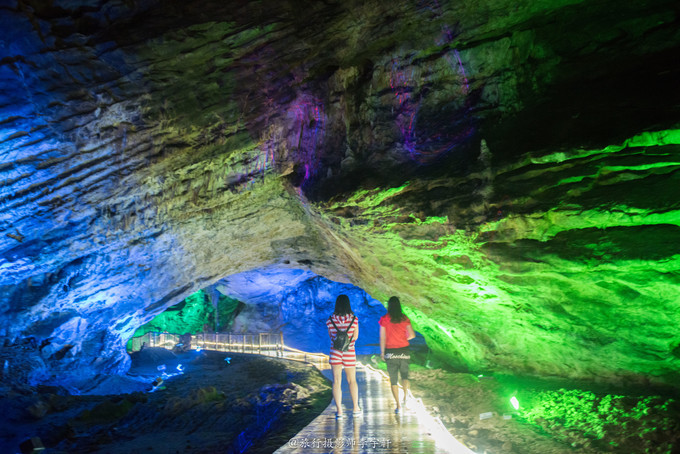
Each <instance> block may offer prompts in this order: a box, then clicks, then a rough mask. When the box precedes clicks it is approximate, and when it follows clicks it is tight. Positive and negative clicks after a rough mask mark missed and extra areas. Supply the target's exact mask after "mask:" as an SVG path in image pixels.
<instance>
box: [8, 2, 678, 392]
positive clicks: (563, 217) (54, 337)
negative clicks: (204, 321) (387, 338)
mask: <svg viewBox="0 0 680 454" xmlns="http://www.w3.org/2000/svg"><path fill="white" fill-rule="evenodd" d="M38 3H40V5H38ZM83 3H86V2H80V3H79V2H66V1H63V2H52V3H50V6H47V4H45V3H43V2H31V1H26V2H24V1H22V2H18V1H12V0H6V1H3V2H0V29H2V30H3V37H2V41H1V42H0V88H1V90H0V232H1V233H2V235H1V236H0V314H1V320H2V323H1V324H0V326H1V328H0V335H1V336H2V338H3V340H4V347H3V350H2V360H3V362H4V361H5V360H7V361H8V362H7V367H6V368H5V369H3V380H4V379H8V380H25V381H28V382H30V383H43V382H48V383H49V382H52V383H60V384H66V385H69V386H75V387H81V386H82V382H83V380H87V379H88V377H90V376H92V375H94V374H97V373H122V372H125V371H126V370H127V368H128V367H129V358H128V356H127V355H126V353H125V343H126V341H127V340H128V338H129V337H130V336H132V334H133V333H134V332H135V330H136V329H137V328H138V327H139V326H141V325H143V324H144V323H147V322H149V321H150V320H152V319H153V317H154V316H156V315H158V314H159V313H161V312H162V311H163V310H165V309H166V308H169V307H171V306H173V305H175V304H177V303H180V302H181V301H182V300H184V299H185V298H187V297H188V296H190V295H192V294H194V293H195V292H197V291H199V290H201V289H206V288H209V287H210V286H213V285H215V286H216V287H211V288H216V289H217V290H218V291H225V294H227V293H228V294H231V295H238V294H248V295H251V297H253V298H254V293H253V292H255V289H253V288H239V286H229V285H227V284H226V283H228V282H230V280H229V279H230V278H229V277H230V276H233V275H236V274H238V273H245V272H252V273H254V274H253V276H258V275H259V276H266V272H267V271H266V270H270V269H279V270H283V269H287V270H291V273H297V271H293V270H302V271H304V272H310V273H314V274H315V275H318V276H323V277H324V278H326V279H330V280H332V281H335V282H343V283H348V284H349V283H351V284H353V285H355V286H357V287H359V288H361V289H363V290H365V291H366V292H367V294H368V295H370V297H368V296H367V298H375V299H377V300H379V301H385V300H386V299H387V297H389V296H390V295H392V294H397V295H399V296H401V298H402V301H403V302H404V303H405V304H406V306H407V308H408V314H409V316H410V317H411V318H412V319H413V321H414V323H415V325H416V329H417V330H418V331H419V332H420V333H421V334H422V335H423V336H424V337H425V340H426V341H427V344H428V346H429V347H430V349H431V350H432V355H433V358H434V357H437V358H438V359H440V360H442V361H444V362H445V363H447V364H449V365H451V366H453V367H456V368H459V369H463V370H470V371H479V370H493V371H498V372H504V373H515V374H521V375H539V376H546V375H556V376H561V377H568V378H578V379H586V380H594V381H605V382H610V381H612V382H614V381H619V380H621V379H631V380H633V381H635V382H650V381H651V382H666V383H677V380H678V378H680V377H679V374H678V371H680V334H679V333H678V330H677V326H678V324H679V323H680V303H679V302H678V287H679V284H680V275H679V270H680V213H679V211H678V210H679V209H680V207H679V202H678V200H679V197H678V196H679V195H680V191H679V190H678V183H679V175H680V173H679V171H678V169H679V168H680V132H678V131H679V130H680V124H679V123H680V120H679V118H680V117H679V116H678V111H679V106H680V102H679V101H680V99H679V97H680V91H679V90H678V89H677V87H678V86H680V85H679V83H680V63H679V62H680V60H678V58H677V55H678V52H679V51H680V36H679V35H680V27H678V12H677V4H676V3H677V2H673V1H662V0H659V1H641V2H624V4H618V3H617V4H615V5H614V4H612V3H611V2H595V1H566V0H565V1H553V2H548V1H545V2H530V3H531V5H529V6H521V5H517V4H516V3H513V2H502V1H492V0H487V1H483V2H471V1H464V2H455V3H451V4H448V3H445V2H441V3H440V2H437V1H436V0H432V1H418V2H377V1H376V2H342V3H340V2H338V3H333V2H331V3H326V2H310V3H309V4H306V5H304V6H294V5H300V4H301V3H300V2H292V1H291V2H278V1H277V2H274V1H264V2H259V3H258V2H247V3H246V2H222V1H203V2H200V6H199V5H197V4H194V3H192V2H183V1H174V0H172V1H163V2H160V1H124V2H123V1H120V2H118V1H102V2H90V3H89V4H90V6H82V5H83ZM225 279H226V280H225ZM263 281H266V279H262V280H260V281H259V282H260V284H259V285H260V286H266V285H267V284H266V283H263ZM271 285H272V288H271V289H262V291H261V294H260V297H259V300H258V303H259V304H262V305H263V307H265V306H266V305H267V304H271V307H272V308H276V307H277V304H278V303H280V301H269V302H268V301H265V300H264V299H263V298H262V297H263V296H265V295H270V296H272V297H274V296H275V295H279V293H277V292H278V290H277V287H276V285H278V284H276V283H272V284H271ZM220 289H221V290H220ZM336 294H337V292H336V293H333V292H331V291H327V292H325V293H323V296H324V298H325V296H326V295H327V296H329V297H330V299H329V300H324V301H323V302H322V304H320V305H319V306H314V304H315V300H314V299H308V300H302V299H301V300H300V302H299V304H300V306H299V307H298V308H296V309H295V310H296V311H297V312H295V311H293V312H291V313H298V314H299V315H300V316H304V318H305V319H309V320H319V319H323V318H325V317H327V314H328V308H329V307H330V304H331V303H332V301H333V299H334V296H335V295H336ZM237 299H238V298H237ZM255 299H257V298H255ZM367 301H368V300H367ZM286 304H291V305H293V306H294V302H293V301H288V302H287V303H286ZM310 304H311V306H310ZM371 307H375V306H371ZM377 309H380V308H379V307H378V308H377ZM279 315H281V314H278V315H277V316H279ZM270 316H273V315H272V314H271V313H270ZM283 318H285V317H283ZM268 326H269V325H268ZM311 342H312V340H311V339H310V345H311Z"/></svg>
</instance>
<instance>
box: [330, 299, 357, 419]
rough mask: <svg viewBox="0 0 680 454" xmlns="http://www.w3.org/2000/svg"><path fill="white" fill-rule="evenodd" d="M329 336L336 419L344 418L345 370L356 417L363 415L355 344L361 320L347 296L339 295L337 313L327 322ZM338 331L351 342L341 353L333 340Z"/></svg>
mask: <svg viewBox="0 0 680 454" xmlns="http://www.w3.org/2000/svg"><path fill="white" fill-rule="evenodd" d="M326 326H327V327H328V335H329V336H330V338H331V354H330V365H331V370H332V371H333V399H334V400H335V406H336V408H337V413H336V414H335V416H336V418H338V419H340V418H342V417H343V413H342V369H343V368H344V369H345V376H346V377H347V383H348V384H349V394H350V396H352V403H353V404H354V411H353V415H354V416H359V415H361V408H359V388H358V386H357V380H356V372H357V369H356V359H357V357H356V352H355V350H354V343H355V342H356V340H357V338H358V337H359V319H358V318H357V317H356V316H355V315H354V312H352V308H351V307H350V304H349V297H348V296H347V295H338V297H337V299H336V300H335V311H334V312H333V314H332V315H331V316H330V317H329V318H328V320H327V321H326ZM338 330H342V331H347V336H348V337H349V338H350V340H351V342H350V344H349V348H348V349H347V351H344V352H343V351H340V350H336V349H334V348H333V340H334V339H335V337H336V336H337V334H338Z"/></svg>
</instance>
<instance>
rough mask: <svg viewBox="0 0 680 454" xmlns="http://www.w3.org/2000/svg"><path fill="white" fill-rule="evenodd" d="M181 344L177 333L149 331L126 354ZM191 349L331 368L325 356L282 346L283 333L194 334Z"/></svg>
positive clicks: (131, 343)
mask: <svg viewBox="0 0 680 454" xmlns="http://www.w3.org/2000/svg"><path fill="white" fill-rule="evenodd" d="M185 338H186V335H185ZM181 341H182V336H180V335H179V334H172V333H156V332H149V333H146V334H144V335H142V336H138V337H133V338H132V339H131V340H130V343H129V344H128V352H130V353H132V352H136V351H139V350H141V349H142V348H143V347H162V348H167V349H169V350H172V349H173V348H175V347H176V346H178V345H179V344H180V343H181ZM191 349H201V350H215V351H220V352H234V353H252V354H256V355H264V356H273V357H277V358H286V359H291V360H294V361H303V362H306V363H311V364H313V365H314V366H316V367H317V368H319V369H329V368H330V366H329V364H328V355H324V354H323V353H309V352H304V351H302V350H298V349H295V348H292V347H287V346H286V345H284V343H283V334H282V333H257V334H248V333H245V334H236V333H196V334H193V335H191Z"/></svg>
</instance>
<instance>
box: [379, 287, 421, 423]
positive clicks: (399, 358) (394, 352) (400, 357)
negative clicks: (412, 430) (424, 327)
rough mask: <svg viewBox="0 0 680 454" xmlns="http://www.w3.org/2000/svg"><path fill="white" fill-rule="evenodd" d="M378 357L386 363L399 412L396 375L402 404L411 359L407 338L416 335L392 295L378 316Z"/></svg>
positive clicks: (397, 301) (409, 338)
mask: <svg viewBox="0 0 680 454" xmlns="http://www.w3.org/2000/svg"><path fill="white" fill-rule="evenodd" d="M378 323H380V357H381V358H382V360H383V361H385V362H386V363H387V373H388V374H389V376H390V385H392V395H393V396H394V400H395V402H396V403H397V408H396V410H394V412H395V413H400V412H401V405H400V403H399V386H398V384H397V383H398V376H399V374H401V385H402V386H403V388H404V405H406V397H407V396H408V392H409V381H408V367H409V361H410V360H411V351H410V349H409V342H408V341H409V340H411V339H413V338H414V337H416V333H415V331H413V327H412V326H411V321H410V320H409V319H408V317H407V316H406V315H404V313H403V312H402V311H401V302H400V301H399V298H397V297H396V296H393V297H391V298H390V299H389V301H388V302H387V314H385V315H384V316H383V317H382V318H380V321H379V322H378Z"/></svg>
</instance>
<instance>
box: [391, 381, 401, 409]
mask: <svg viewBox="0 0 680 454" xmlns="http://www.w3.org/2000/svg"><path fill="white" fill-rule="evenodd" d="M392 395H393V396H394V401H395V402H396V403H397V409H400V408H401V404H400V403H399V386H398V385H392Z"/></svg>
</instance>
